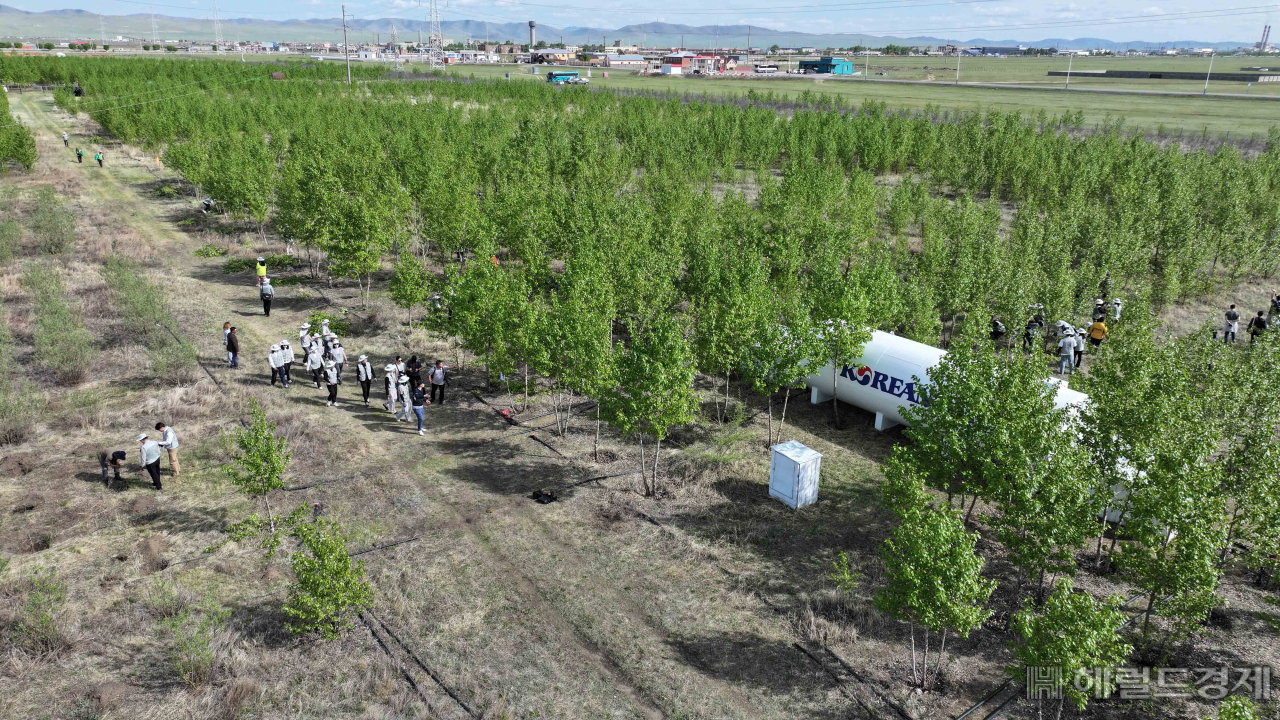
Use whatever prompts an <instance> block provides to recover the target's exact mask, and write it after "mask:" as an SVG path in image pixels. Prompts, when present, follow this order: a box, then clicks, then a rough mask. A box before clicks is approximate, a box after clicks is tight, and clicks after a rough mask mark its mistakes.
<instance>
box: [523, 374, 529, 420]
mask: <svg viewBox="0 0 1280 720" xmlns="http://www.w3.org/2000/svg"><path fill="white" fill-rule="evenodd" d="M523 412H529V363H525V364H524V410H523Z"/></svg>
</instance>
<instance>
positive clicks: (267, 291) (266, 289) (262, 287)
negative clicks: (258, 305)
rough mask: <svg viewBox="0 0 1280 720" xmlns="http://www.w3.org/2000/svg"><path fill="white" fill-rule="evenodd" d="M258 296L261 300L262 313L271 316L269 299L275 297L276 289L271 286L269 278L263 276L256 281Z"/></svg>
mask: <svg viewBox="0 0 1280 720" xmlns="http://www.w3.org/2000/svg"><path fill="white" fill-rule="evenodd" d="M258 297H259V299H261V300H262V314H263V315H266V316H267V317H271V301H272V300H274V299H275V297H276V289H275V288H273V287H271V278H268V277H264V278H262V282H261V283H258Z"/></svg>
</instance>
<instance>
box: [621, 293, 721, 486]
mask: <svg viewBox="0 0 1280 720" xmlns="http://www.w3.org/2000/svg"><path fill="white" fill-rule="evenodd" d="M695 374H696V370H695V368H694V363H693V350H692V348H691V347H690V345H689V341H688V340H687V339H686V338H685V336H684V333H683V330H682V328H681V326H680V323H679V321H678V320H676V319H675V318H672V317H671V316H669V315H660V316H658V317H656V318H654V319H652V320H650V321H649V322H648V323H646V324H644V325H639V326H633V328H632V339H631V344H630V345H628V346H627V348H626V349H625V350H624V351H623V352H622V353H621V354H620V355H619V356H618V358H617V374H616V385H614V386H613V387H611V388H609V389H608V390H607V391H605V392H603V393H602V394H601V398H600V400H599V402H600V404H601V406H602V409H603V413H604V417H605V420H606V421H607V422H608V423H609V424H610V425H613V426H614V427H615V428H617V429H618V430H619V431H620V432H622V433H624V434H627V433H630V432H636V433H639V434H640V436H641V438H642V439H641V445H640V453H641V455H640V463H641V472H642V473H643V472H644V470H645V466H644V440H643V437H644V436H645V435H648V436H651V437H652V438H653V439H654V449H653V472H652V475H651V476H646V481H645V494H647V495H652V494H653V493H654V492H656V491H657V488H658V468H659V461H660V458H661V455H660V453H661V450H662V440H663V439H664V438H665V437H667V435H668V433H669V432H670V431H671V428H673V427H677V426H680V425H685V424H688V423H690V422H692V421H693V420H694V418H695V417H696V409H697V398H696V396H695V395H694V391H693V378H694V375H695ZM650 477H651V479H649V478H650Z"/></svg>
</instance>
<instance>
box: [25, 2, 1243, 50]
mask: <svg viewBox="0 0 1280 720" xmlns="http://www.w3.org/2000/svg"><path fill="white" fill-rule="evenodd" d="M154 17H155V24H156V29H157V33H158V35H159V38H160V39H161V40H163V41H167V40H175V41H178V40H200V41H210V40H213V38H214V28H213V21H212V19H211V18H186V17H171V16H168V15H156V16H154ZM99 20H101V22H99ZM151 22H152V16H151V15H149V14H142V13H139V14H134V15H102V16H99V15H97V14H95V13H91V12H88V11H85V10H70V9H68V10H46V11H44V12H28V11H26V10H19V9H17V8H14V7H9V6H7V5H0V33H4V35H3V37H6V38H37V37H39V38H50V39H53V38H56V39H60V40H77V39H81V40H96V41H99V42H101V37H102V35H103V34H104V33H103V30H105V35H106V38H107V42H108V43H110V42H111V41H112V40H115V38H116V37H117V36H124V37H134V38H146V39H150V38H151V36H152V35H151ZM221 23H222V26H223V27H222V37H223V39H224V40H253V41H262V42H341V40H342V21H341V20H340V19H339V18H325V19H312V20H283V21H275V20H257V19H251V18H228V19H223V20H221ZM347 23H348V26H349V27H350V28H351V30H350V31H349V37H350V40H351V41H352V42H374V41H382V42H386V41H387V40H389V39H390V36H391V33H392V29H393V28H394V29H395V32H397V33H398V35H399V37H400V39H401V40H417V39H418V34H419V33H420V32H421V33H423V35H424V36H425V34H426V33H427V32H428V31H429V28H430V23H428V22H427V21H426V20H425V19H420V20H412V19H408V18H378V19H376V20H357V19H353V20H348V21H347ZM440 26H441V29H442V30H443V31H444V34H445V36H446V37H448V38H449V39H450V40H452V41H461V40H466V39H468V38H473V39H477V40H485V39H487V40H493V41H497V42H502V41H506V40H511V41H514V42H517V43H523V42H528V39H529V27H528V24H527V23H525V22H505V23H493V22H484V21H479V20H447V21H445V22H442V23H441V24H440ZM536 32H537V39H539V40H545V41H546V42H547V43H550V44H555V45H558V44H560V43H562V42H563V43H571V44H574V45H582V44H586V43H592V44H597V43H600V42H601V41H605V43H606V44H610V45H611V44H613V41H615V40H621V41H622V44H624V45H645V46H651V47H680V46H682V45H683V46H684V47H697V48H709V47H746V45H747V38H748V34H749V36H750V38H751V46H752V47H769V46H770V45H780V46H782V47H816V48H825V47H849V46H853V45H868V46H872V47H880V46H883V45H886V44H890V43H894V44H899V45H945V44H948V43H951V44H959V45H987V46H991V45H1001V46H1005V45H1025V46H1028V47H1042V48H1048V47H1056V48H1071V49H1081V50H1084V49H1101V50H1152V49H1157V48H1185V47H1198V48H1199V47H1211V48H1214V49H1216V50H1223V51H1226V50H1235V49H1236V48H1239V47H1241V46H1250V45H1252V42H1244V41H1240V42H1216V43H1215V42H1205V41H1203V40H1164V41H1150V40H1130V41H1126V42H1115V41H1112V40H1103V39H1101V38H1088V37H1085V38H1071V39H1068V38H1044V39H1040V40H1011V39H1003V40H989V39H986V38H969V39H967V40H966V39H958V38H937V37H927V36H913V37H893V36H880V35H859V34H856V33H837V34H830V33H828V34H813V33H802V32H791V31H786V30H772V29H770V28H763V27H756V26H747V25H701V26H691V25H678V24H673V23H661V22H652V23H644V24H641V25H626V26H624V27H620V28H613V29H608V28H595V27H564V28H558V27H553V26H550V25H543V24H541V23H538V27H537V30H536Z"/></svg>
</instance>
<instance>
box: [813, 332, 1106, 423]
mask: <svg viewBox="0 0 1280 720" xmlns="http://www.w3.org/2000/svg"><path fill="white" fill-rule="evenodd" d="M946 354H947V353H946V351H945V350H939V349H938V348H936V347H933V346H931V345H925V344H924V343H918V342H916V341H914V340H908V339H906V338H904V337H898V336H897V335H892V334H890V333H887V332H881V331H879V330H875V331H872V333H871V340H870V341H869V342H867V344H866V346H865V347H864V348H863V349H862V356H861V357H859V358H858V359H857V360H855V361H854V362H853V363H851V364H849V365H844V366H842V367H841V369H840V381H839V382H835V383H833V380H834V376H833V373H834V367H833V366H832V365H831V364H830V363H828V364H827V365H826V366H825V367H823V368H822V369H821V370H819V371H818V372H817V373H815V374H813V375H810V376H809V377H808V378H807V379H806V380H805V382H806V384H807V385H808V386H809V390H810V398H809V400H810V402H813V403H820V402H823V401H826V400H830V399H831V392H832V386H833V384H834V387H835V392H836V393H838V394H839V396H840V399H841V400H843V401H844V402H847V403H849V404H850V405H854V406H857V407H860V408H862V409H863V410H867V411H869V412H873V413H875V414H876V429H877V430H887V429H888V428H890V427H893V426H894V425H905V424H906V420H905V419H903V417H902V408H903V407H906V406H909V405H919V404H920V403H921V402H922V398H923V392H921V387H920V386H919V385H918V384H917V381H916V378H919V381H920V383H921V384H928V381H929V370H930V369H932V368H933V367H935V366H936V365H937V364H938V363H939V362H941V361H942V358H943V357H944V356H946ZM1052 382H1053V383H1054V384H1055V386H1056V387H1057V394H1056V396H1055V398H1054V405H1055V407H1058V408H1066V407H1080V406H1083V405H1084V404H1085V403H1086V402H1088V400H1089V396H1088V395H1085V394H1084V393H1082V392H1078V391H1076V390H1072V389H1071V388H1069V387H1067V384H1066V383H1065V382H1063V381H1062V380H1059V379H1057V378H1054V379H1053V380H1052Z"/></svg>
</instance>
